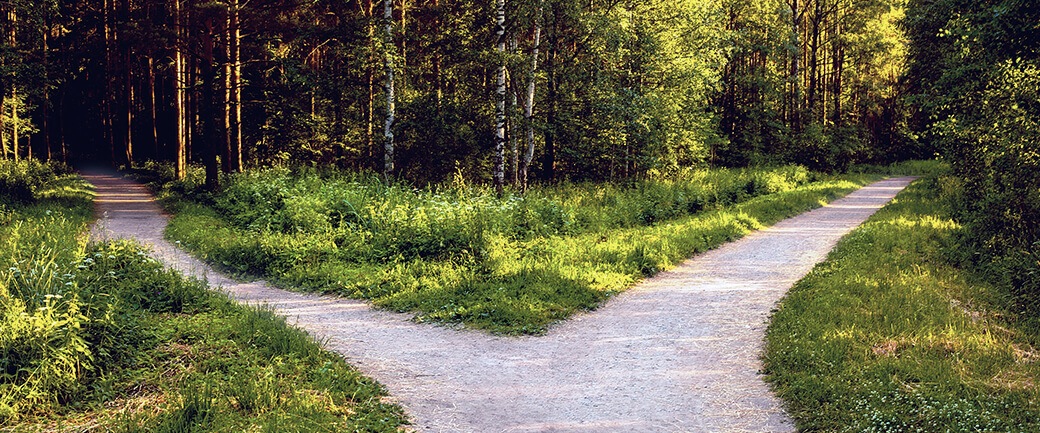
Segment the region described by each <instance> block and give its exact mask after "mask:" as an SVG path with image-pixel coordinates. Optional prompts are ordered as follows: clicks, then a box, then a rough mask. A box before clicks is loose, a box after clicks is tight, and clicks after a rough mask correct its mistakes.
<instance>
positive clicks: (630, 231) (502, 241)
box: [153, 167, 878, 334]
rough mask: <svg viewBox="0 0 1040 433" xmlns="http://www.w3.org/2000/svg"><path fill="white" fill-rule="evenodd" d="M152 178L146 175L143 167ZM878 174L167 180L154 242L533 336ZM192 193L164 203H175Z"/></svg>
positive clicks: (318, 175) (272, 275) (309, 173)
mask: <svg viewBox="0 0 1040 433" xmlns="http://www.w3.org/2000/svg"><path fill="white" fill-rule="evenodd" d="M154 172H155V171H153V173H154ZM876 179H878V176H877V175H853V176H846V177H845V178H844V179H843V180H841V179H837V178H821V177H819V176H818V175H815V174H812V173H808V172H806V171H805V170H804V169H802V168H800V167H781V168H773V169H754V170H712V171H691V172H689V173H686V174H685V175H682V176H679V177H677V178H674V179H669V180H656V181H646V182H637V183H632V184H627V185H605V184H582V185H573V184H567V185H561V186H558V187H552V188H549V187H542V188H536V189H533V190H532V191H529V192H528V194H527V195H524V196H519V195H515V194H509V195H507V196H506V197H504V198H501V199H499V198H495V197H494V195H493V192H492V191H491V190H489V189H487V188H483V187H474V186H470V185H466V184H465V183H464V182H461V181H456V182H454V183H453V184H451V185H446V186H440V187H428V188H425V189H412V188H407V187H406V186H404V185H385V184H383V183H381V182H379V180H378V179H376V178H365V177H358V176H356V175H349V174H343V173H336V172H325V171H317V170H314V169H297V170H289V169H270V170H264V171H260V172H256V173H246V174H240V175H236V176H231V177H229V178H227V179H225V183H224V185H225V186H224V187H223V189H222V190H221V191H220V193H219V194H216V195H212V196H211V195H207V194H205V193H201V192H199V191H200V190H198V189H196V188H194V187H192V186H190V185H188V186H186V185H185V184H186V183H185V182H169V183H166V187H165V188H164V189H163V190H162V192H160V195H162V196H165V197H170V198H174V200H167V205H168V206H169V207H170V208H172V209H173V210H175V211H176V212H177V214H176V217H175V218H174V219H173V221H172V223H171V224H170V226H169V227H168V228H167V233H166V234H167V237H168V238H170V239H172V240H175V241H179V242H181V243H182V244H183V245H184V246H186V247H187V248H188V249H189V250H191V251H193V252H194V253H195V254H196V255H198V256H200V257H201V258H203V259H205V260H208V261H210V262H213V263H216V264H218V265H223V266H224V267H225V268H226V269H228V270H231V271H234V272H238V273H240V274H243V275H256V276H262V277H264V278H267V279H269V280H272V281H275V282H277V283H279V284H281V285H283V286H286V287H289V288H296V289H300V290H307V291H320V292H326V293H337V294H342V295H345V296H350V297H354V298H360V299H367V300H371V301H372V302H373V304H375V305H377V306H381V307H385V308H388V309H392V310H396V311H402V312H405V311H407V312H414V313H415V314H416V319H417V320H420V321H433V322H442V323H465V324H467V325H470V326H473V327H477V328H482V329H486V330H489V331H491V332H495V333H505V334H537V333H541V332H544V331H545V330H546V328H547V326H549V324H551V323H552V322H554V321H557V320H560V319H564V318H566V317H569V316H570V315H572V314H574V313H576V312H580V311H585V310H589V309H593V308H595V307H596V306H597V305H599V304H600V303H601V302H602V301H603V300H604V299H606V298H607V297H609V296H611V295H612V294H614V293H617V292H619V291H622V290H624V289H626V288H628V287H630V286H631V285H632V284H634V283H635V282H636V281H638V280H639V279H641V278H643V277H647V276H652V275H654V274H656V273H657V272H660V271H661V270H663V269H666V268H668V267H671V266H673V265H674V264H677V263H679V262H680V261H682V260H684V259H686V258H688V257H690V256H691V255H693V254H695V253H697V252H701V251H705V250H707V249H710V248H714V247H716V246H718V245H720V244H722V243H724V242H727V241H730V240H733V239H736V238H739V237H741V236H743V235H744V234H746V233H748V232H749V231H751V230H755V229H758V228H761V227H763V226H765V225H770V224H772V223H774V222H776V221H779V220H780V219H783V218H786V217H789V216H793V215H796V214H798V213H801V212H804V211H806V210H809V209H811V208H814V207H818V206H821V205H822V204H823V203H826V202H827V201H830V200H833V199H835V198H837V197H840V196H842V195H844V194H847V193H849V192H851V191H853V190H855V189H856V188H858V187H860V186H862V185H864V184H866V183H868V182H869V181H871V180H876ZM185 196H187V197H191V198H194V200H183V199H182V200H176V198H177V197H181V198H183V197H185Z"/></svg>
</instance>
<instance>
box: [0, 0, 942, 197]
mask: <svg viewBox="0 0 1040 433" xmlns="http://www.w3.org/2000/svg"><path fill="white" fill-rule="evenodd" d="M3 7H4V12H5V13H4V17H5V18H6V19H5V21H4V26H3V33H4V35H5V37H4V39H3V43H4V51H3V58H2V64H3V93H4V105H3V110H0V111H2V112H3V113H4V125H5V129H4V134H3V137H4V142H3V154H4V157H5V158H19V157H23V158H24V157H30V156H32V157H37V158H41V159H55V160H61V161H70V162H71V161H80V160H95V161H104V162H111V163H112V164H115V165H117V166H119V165H125V166H129V165H131V164H133V163H134V162H140V161H144V160H148V159H152V160H163V161H173V162H176V164H177V166H178V167H182V168H183V166H184V165H185V164H188V163H193V162H198V163H203V164H205V165H206V166H207V167H208V170H209V171H208V176H209V177H210V178H211V179H212V180H213V181H214V182H216V179H217V172H219V171H223V172H232V171H241V170H243V169H245V168H252V167H266V166H272V165H279V164H286V163H307V164H316V165H335V166H338V167H341V168H346V169H353V170H372V171H376V172H380V173H384V174H386V175H388V176H394V177H396V178H401V179H407V180H408V181H411V182H415V183H419V184H423V183H428V182H434V183H436V182H439V181H443V180H445V179H449V178H451V177H452V176H453V175H455V174H456V173H461V174H462V175H463V176H465V177H467V178H469V179H474V180H480V181H485V182H494V183H496V184H499V185H503V184H526V182H527V179H528V178H529V179H531V180H532V181H557V180H562V179H574V180H620V179H633V178H640V177H645V176H647V175H648V174H651V173H668V172H672V171H675V170H677V169H679V168H681V167H690V166H704V165H713V166H730V167H732V166H749V165H761V164H770V163H787V162H793V163H798V164H802V165H805V166H807V167H809V168H811V169H819V170H825V171H834V170H841V169H844V168H847V167H848V166H849V165H850V164H852V163H856V162H891V161H894V160H898V159H905V158H907V157H931V156H932V154H931V153H930V150H928V149H927V148H926V147H923V146H921V145H919V144H918V143H916V142H915V141H912V140H911V141H907V140H905V138H906V137H907V136H908V135H909V131H908V130H907V118H908V111H907V110H906V109H904V108H903V106H902V104H903V103H904V102H903V99H902V98H901V96H903V95H902V93H903V92H901V91H900V83H899V77H900V74H901V72H902V70H903V66H902V65H903V62H904V56H903V54H904V53H903V51H904V49H905V48H904V46H905V41H904V40H903V39H902V36H901V32H900V31H899V29H898V27H897V22H898V21H899V20H900V19H901V17H902V16H903V7H902V5H901V4H899V2H891V1H875V0H868V1H863V0H825V1H805V0H803V1H798V0H784V1H777V0H769V1H745V0H734V1H730V0H725V1H693V0H684V1H678V2H676V1H660V0H646V1H617V0H606V1H600V0H591V1H569V0H567V1H563V0H559V1H549V0H508V1H505V0H502V1H496V2H470V1H456V0H396V1H384V2H380V1H375V2H373V0H354V1H308V2H299V1H284V0H250V1H241V2H234V1H225V2H214V1H194V0H192V1H155V0H125V1H119V0H111V1H101V2H97V1H56V0H47V1H38V0H14V1H10V2H5V3H4V6H3Z"/></svg>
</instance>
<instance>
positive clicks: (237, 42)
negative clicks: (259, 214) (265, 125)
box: [228, 0, 243, 172]
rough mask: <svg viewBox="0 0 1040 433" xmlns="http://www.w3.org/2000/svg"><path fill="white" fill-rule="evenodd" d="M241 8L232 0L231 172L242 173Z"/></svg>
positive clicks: (230, 53)
mask: <svg viewBox="0 0 1040 433" xmlns="http://www.w3.org/2000/svg"><path fill="white" fill-rule="evenodd" d="M240 7H241V5H239V3H238V0H231V29H232V30H231V32H230V37H231V49H230V50H229V59H228V62H229V63H230V64H231V82H230V85H229V87H230V88H231V122H230V124H229V125H228V126H229V128H231V170H232V171H236V172H241V171H242V169H243V167H242V59H241V57H242V44H241V42H242V28H241V27H240V25H239V14H240V12H241V11H240Z"/></svg>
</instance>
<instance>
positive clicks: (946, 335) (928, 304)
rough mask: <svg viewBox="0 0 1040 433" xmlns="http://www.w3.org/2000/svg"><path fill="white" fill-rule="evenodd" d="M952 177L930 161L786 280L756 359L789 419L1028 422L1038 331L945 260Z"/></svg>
mask: <svg viewBox="0 0 1040 433" xmlns="http://www.w3.org/2000/svg"><path fill="white" fill-rule="evenodd" d="M956 188H957V183H956V182H952V181H951V178H950V177H948V176H945V175H941V174H939V175H931V176H929V177H927V178H924V179H921V180H919V181H918V182H916V183H914V184H913V185H911V186H910V187H909V188H908V189H907V190H905V191H904V192H902V193H901V194H900V195H899V196H897V197H896V199H895V200H894V201H893V202H892V203H891V204H889V205H888V206H886V207H885V208H883V209H882V210H881V211H879V212H878V213H876V214H875V215H874V216H873V217H871V218H870V220H869V221H868V222H867V223H865V224H864V225H863V226H862V227H860V228H859V229H857V230H855V231H854V232H852V233H850V234H849V235H848V236H846V237H845V238H844V239H843V240H842V241H841V242H840V243H839V244H838V246H837V248H835V250H834V251H833V252H831V254H830V256H829V257H828V259H827V260H826V261H825V262H823V263H821V264H819V265H818V266H817V267H816V268H815V269H814V270H813V272H812V273H810V274H809V275H808V276H807V277H805V278H804V279H803V280H802V281H800V282H798V284H797V285H796V286H795V287H794V288H793V289H792V290H791V291H790V292H789V293H788V294H787V296H786V297H785V298H784V299H783V301H782V302H781V305H780V307H779V310H778V311H777V312H776V313H775V314H774V316H773V318H772V323H771V324H770V326H769V329H768V331H767V348H766V353H765V356H764V360H765V370H766V372H767V373H768V375H769V380H770V381H771V382H772V384H773V387H774V389H775V390H776V392H777V393H778V395H779V396H780V397H782V398H783V399H784V400H785V401H786V402H787V403H788V407H789V409H790V412H791V413H792V414H793V416H794V417H795V420H796V421H797V423H798V427H799V429H800V430H804V431H855V432H918V431H920V432H941V431H952V432H968V431H971V432H975V431H993V432H996V431H999V432H1025V431H1040V404H1038V402H1040V390H1038V388H1037V381H1038V379H1040V364H1038V363H1037V359H1038V356H1040V351H1038V349H1037V347H1038V344H1040V339H1038V338H1037V335H1036V333H1035V329H1033V328H1028V327H1023V326H1021V324H1020V323H1018V322H1016V320H1015V317H1014V316H1013V315H1012V314H1011V313H1010V312H1009V311H1008V310H1006V308H1005V305H1006V299H1007V296H1008V295H1007V293H1006V292H1005V291H1003V290H1001V289H999V288H997V287H994V286H990V285H988V284H986V283H983V282H981V281H979V280H977V279H976V278H974V277H973V276H972V275H971V274H969V273H967V272H965V271H963V270H961V269H957V268H955V267H952V266H950V265H949V264H948V262H947V261H946V259H945V257H946V256H947V251H948V250H950V249H956V248H959V245H958V244H957V243H956V242H957V238H956V237H955V236H953V234H954V233H955V232H956V231H957V230H958V229H959V225H958V224H957V222H956V221H954V220H952V219H951V217H950V215H951V213H950V204H949V202H948V201H947V200H948V199H949V198H950V197H957V196H958V195H957V193H956V191H955V190H956Z"/></svg>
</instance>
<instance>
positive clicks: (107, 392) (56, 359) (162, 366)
mask: <svg viewBox="0 0 1040 433" xmlns="http://www.w3.org/2000/svg"><path fill="white" fill-rule="evenodd" d="M26 173H29V174H31V176H26V175H25V174H26ZM0 174H2V175H3V176H5V178H3V179H0V187H2V188H7V186H10V185H13V187H12V189H13V188H18V189H17V191H18V194H17V195H14V194H10V195H9V194H6V193H7V189H0V193H2V194H0V197H16V198H17V200H5V201H3V202H2V203H0V330H2V332H0V431H121V432H122V431H125V432H187V431H225V432H239V431H279V432H280V431H313V432H324V431H365V432H394V431H398V426H400V425H402V424H403V423H404V419H403V415H402V412H401V409H400V408H399V407H397V406H395V405H392V404H388V403H386V402H385V401H384V399H385V397H386V393H385V391H384V390H383V388H382V387H381V386H380V385H378V384H377V383H374V382H372V381H371V380H369V379H367V378H365V377H363V376H361V375H360V374H359V373H358V372H357V371H355V370H354V369H353V368H352V367H350V366H349V365H348V364H346V362H344V360H343V359H342V358H340V357H338V356H336V355H334V354H331V353H329V352H326V351H324V350H322V349H321V345H320V344H318V343H317V342H315V341H313V340H312V339H311V338H310V337H309V336H307V335H306V334H305V333H303V332H302V331H300V330H298V329H296V328H293V327H290V326H287V325H286V324H285V322H284V320H282V319H280V318H277V317H276V316H275V315H274V314H272V313H271V312H270V311H268V310H265V309H262V308H244V307H240V306H237V305H236V304H233V303H232V302H230V301H229V300H228V299H227V298H226V297H223V296H222V295H218V294H214V293H212V292H209V291H208V290H207V289H206V286H205V285H204V284H203V283H201V282H198V281H194V280H186V279H185V278H184V277H182V276H181V275H180V274H177V273H175V272H172V271H168V270H165V269H164V268H163V267H162V266H161V265H160V264H159V263H158V262H156V261H155V260H154V259H151V258H149V257H147V255H146V251H145V250H143V249H142V248H141V247H140V246H138V245H136V244H133V243H130V242H126V241H120V242H112V243H101V244H88V243H87V238H86V236H85V235H84V231H85V229H86V227H87V224H88V223H89V221H90V220H91V218H92V206H91V196H92V193H91V192H90V189H89V186H88V185H86V184H85V182H84V181H83V180H82V179H81V178H79V177H78V176H75V175H72V174H71V173H68V172H67V169H65V168H63V167H59V166H45V165H41V164H38V163H33V162H22V163H12V162H9V161H0Z"/></svg>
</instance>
